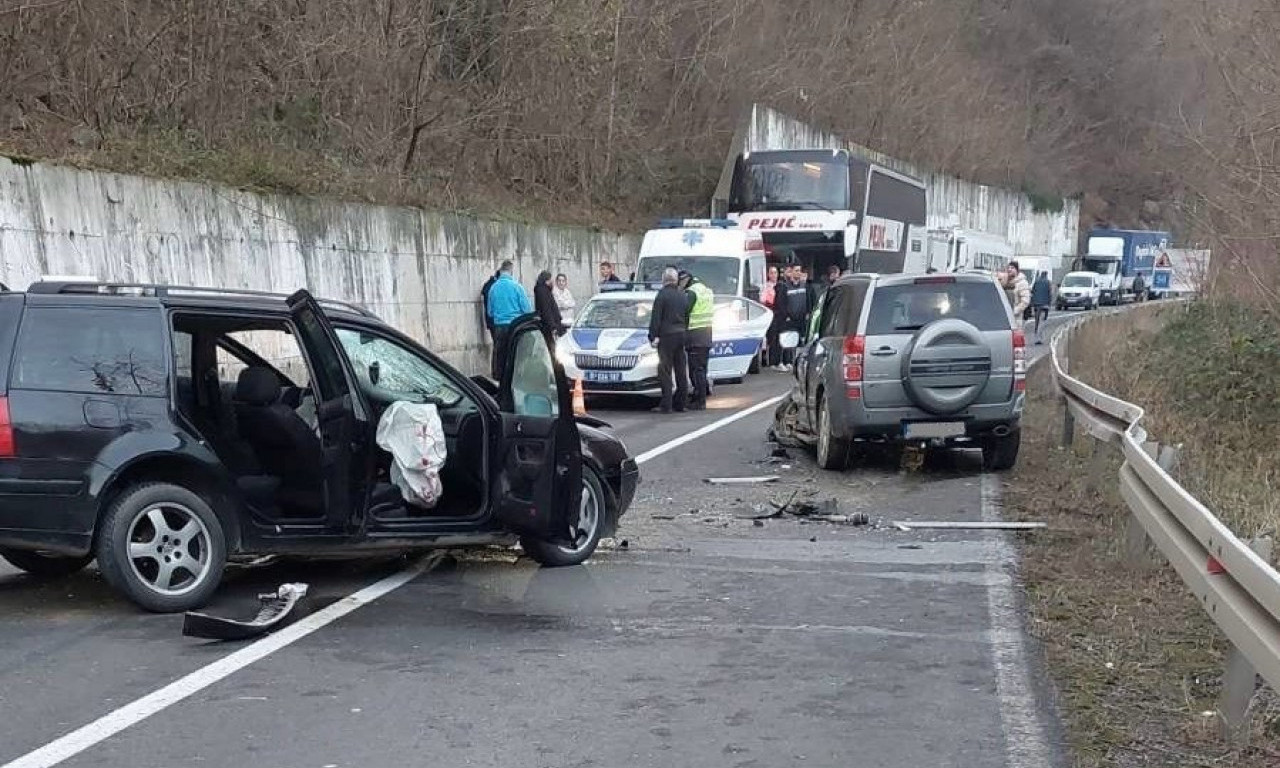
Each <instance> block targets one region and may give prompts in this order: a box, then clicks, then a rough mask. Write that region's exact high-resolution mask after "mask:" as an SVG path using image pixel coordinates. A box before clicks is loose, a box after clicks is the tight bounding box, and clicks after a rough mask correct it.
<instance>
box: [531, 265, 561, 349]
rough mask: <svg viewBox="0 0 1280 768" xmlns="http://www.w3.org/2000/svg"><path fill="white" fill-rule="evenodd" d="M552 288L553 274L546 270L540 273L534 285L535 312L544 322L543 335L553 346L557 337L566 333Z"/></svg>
mask: <svg viewBox="0 0 1280 768" xmlns="http://www.w3.org/2000/svg"><path fill="white" fill-rule="evenodd" d="M551 288H552V284H551V273H550V272H548V271H547V270H545V269H544V270H542V271H541V272H539V273H538V282H536V283H534V285H533V310H534V311H535V312H537V313H538V319H539V320H541V322H542V333H543V334H544V335H545V336H546V337H547V343H548V344H552V343H553V342H554V340H555V338H556V337H557V336H560V335H562V334H563V333H564V322H563V320H562V319H561V317H560V306H559V305H558V304H556V297H555V294H553V293H552V292H551Z"/></svg>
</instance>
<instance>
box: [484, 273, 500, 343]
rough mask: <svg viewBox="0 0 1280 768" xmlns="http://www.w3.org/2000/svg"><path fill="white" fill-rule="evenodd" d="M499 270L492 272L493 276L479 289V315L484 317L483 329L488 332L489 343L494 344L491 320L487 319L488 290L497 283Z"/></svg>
mask: <svg viewBox="0 0 1280 768" xmlns="http://www.w3.org/2000/svg"><path fill="white" fill-rule="evenodd" d="M501 274H502V271H501V270H497V269H495V270H493V274H492V275H489V279H488V280H485V281H484V285H483V286H481V287H480V314H482V315H484V327H485V330H487V331H488V332H489V342H490V343H494V336H493V318H491V317H489V289H490V288H492V287H493V284H494V283H495V282H497V280H498V275H501Z"/></svg>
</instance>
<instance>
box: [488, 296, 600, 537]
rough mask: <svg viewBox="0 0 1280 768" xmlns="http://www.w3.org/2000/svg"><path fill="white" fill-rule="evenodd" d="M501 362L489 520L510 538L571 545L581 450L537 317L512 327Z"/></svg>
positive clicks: (565, 390) (568, 398)
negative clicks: (493, 518) (507, 531)
mask: <svg viewBox="0 0 1280 768" xmlns="http://www.w3.org/2000/svg"><path fill="white" fill-rule="evenodd" d="M502 361H503V364H502V381H501V382H500V383H499V390H498V405H499V407H500V408H501V411H502V413H501V418H502V427H501V430H500V434H501V435H502V437H501V439H500V440H499V441H498V442H497V443H496V444H495V448H494V450H496V451H497V452H498V456H497V457H496V458H497V460H496V461H494V462H493V466H494V467H496V469H497V471H496V473H495V478H494V481H493V483H492V488H493V491H494V493H493V496H492V498H493V499H494V500H495V504H494V511H495V514H496V515H497V519H498V520H499V521H501V522H502V524H503V525H505V526H506V527H507V528H509V529H511V530H512V531H515V532H516V533H519V534H522V535H526V536H533V537H536V538H539V539H542V540H545V541H551V542H555V543H559V544H564V543H572V542H573V541H575V540H576V539H577V525H578V508H579V506H580V504H581V502H582V444H581V442H580V438H579V437H578V425H577V422H575V421H574V418H573V395H572V393H571V392H570V390H569V382H568V380H567V379H566V378H565V375H564V369H563V368H561V367H560V365H559V363H557V362H556V360H555V356H554V355H552V354H551V350H550V348H549V347H548V346H547V340H546V337H545V336H543V334H542V329H541V327H540V326H539V324H538V318H537V315H525V316H524V317H522V318H519V319H518V320H516V321H515V322H514V323H512V324H511V327H510V330H509V332H508V333H507V337H506V342H505V348H504V350H503V351H502Z"/></svg>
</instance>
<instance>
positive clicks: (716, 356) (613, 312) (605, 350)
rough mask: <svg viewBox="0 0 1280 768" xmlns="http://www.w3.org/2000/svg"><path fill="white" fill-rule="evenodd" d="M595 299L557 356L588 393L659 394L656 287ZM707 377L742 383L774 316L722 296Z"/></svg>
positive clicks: (743, 301) (632, 285)
mask: <svg viewBox="0 0 1280 768" xmlns="http://www.w3.org/2000/svg"><path fill="white" fill-rule="evenodd" d="M623 287H624V288H625V290H614V291H608V292H605V293H600V294H597V295H596V296H593V297H592V298H591V299H590V300H589V301H588V302H587V304H586V306H584V307H583V308H582V311H581V312H580V313H579V314H578V317H577V319H576V320H575V321H574V323H573V326H572V327H571V328H570V329H569V332H568V333H566V334H565V335H564V336H561V337H560V339H559V341H558V342H557V344H556V357H557V358H558V359H559V360H560V363H561V364H562V365H563V366H564V369H565V374H566V375H567V376H568V377H569V378H570V379H581V380H582V388H583V391H584V392H586V393H587V394H635V395H646V396H658V395H660V394H662V390H661V387H660V386H659V385H658V351H657V350H656V349H654V347H653V346H652V345H651V344H650V343H649V313H650V312H651V311H652V310H653V299H654V297H655V296H656V295H657V290H656V288H657V286H656V285H654V284H652V283H648V284H646V283H640V284H637V283H629V284H624V286H623ZM715 302H716V313H715V319H714V320H713V321H712V326H711V334H712V346H711V355H710V360H709V362H708V365H707V377H708V378H710V379H711V380H712V381H713V382H725V381H734V380H738V379H741V378H742V377H743V376H745V375H746V374H747V370H748V369H749V368H750V367H751V364H752V361H753V360H754V359H755V356H756V353H757V352H758V351H759V350H760V345H761V344H762V343H763V342H764V336H765V333H766V332H767V331H768V330H769V323H770V321H772V319H773V313H772V312H770V311H769V309H768V308H766V307H765V306H764V305H762V304H760V303H758V302H755V301H752V300H751V299H747V298H743V297H740V296H717V297H716V300H715Z"/></svg>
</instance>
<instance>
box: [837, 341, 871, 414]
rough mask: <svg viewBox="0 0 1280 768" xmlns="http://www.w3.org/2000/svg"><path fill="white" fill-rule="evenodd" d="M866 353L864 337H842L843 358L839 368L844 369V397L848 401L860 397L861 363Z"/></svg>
mask: <svg viewBox="0 0 1280 768" xmlns="http://www.w3.org/2000/svg"><path fill="white" fill-rule="evenodd" d="M866 351H867V337H866V336H845V337H844V356H843V358H842V359H841V367H842V368H843V369H844V390H845V396H847V397H848V398H849V399H850V400H858V399H860V398H861V397H862V374H863V371H862V361H863V354H864V353H865V352H866Z"/></svg>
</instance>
